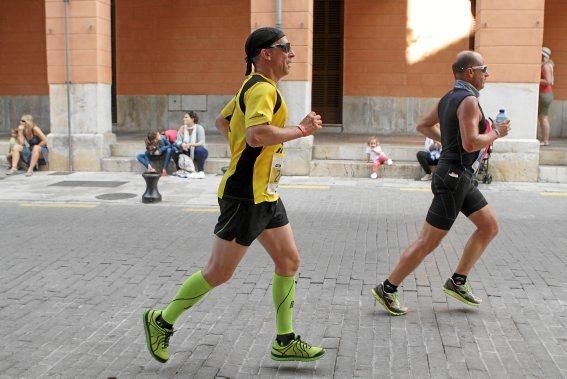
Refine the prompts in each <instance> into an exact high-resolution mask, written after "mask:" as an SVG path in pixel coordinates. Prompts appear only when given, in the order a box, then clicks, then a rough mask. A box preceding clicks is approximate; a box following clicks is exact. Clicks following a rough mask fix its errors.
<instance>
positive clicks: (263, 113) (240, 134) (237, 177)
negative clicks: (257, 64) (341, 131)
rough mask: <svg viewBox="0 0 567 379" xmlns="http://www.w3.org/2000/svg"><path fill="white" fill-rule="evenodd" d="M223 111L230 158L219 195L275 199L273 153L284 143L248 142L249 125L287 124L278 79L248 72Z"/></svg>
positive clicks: (221, 196)
mask: <svg viewBox="0 0 567 379" xmlns="http://www.w3.org/2000/svg"><path fill="white" fill-rule="evenodd" d="M221 115H222V117H224V118H225V119H227V120H228V121H229V131H228V143H229V145H230V153H231V158H230V165H229V166H228V170H226V172H225V174H224V176H223V178H222V181H221V183H220V185H219V190H218V197H220V198H230V199H237V200H249V201H254V204H258V203H262V202H264V201H276V200H277V199H278V198H279V195H278V194H277V193H275V194H269V193H268V190H267V189H268V188H267V187H268V180H269V177H270V170H271V168H272V159H273V156H274V153H275V152H276V151H279V152H283V144H277V145H273V146H260V147H252V146H250V145H248V144H247V143H246V128H249V127H251V126H255V125H261V124H266V123H267V124H270V125H273V126H278V127H280V128H283V127H284V126H285V122H286V119H287V107H286V105H285V102H284V101H283V99H282V97H281V95H280V93H279V91H278V89H277V88H276V83H275V82H274V81H273V80H271V79H268V78H266V77H265V76H263V75H260V74H257V73H254V74H252V75H250V76H248V77H247V78H246V80H245V81H244V83H242V86H241V87H240V90H239V91H238V93H237V94H236V96H234V97H233V98H232V100H230V102H229V103H228V104H227V105H226V106H225V107H224V108H223V110H222V111H221Z"/></svg>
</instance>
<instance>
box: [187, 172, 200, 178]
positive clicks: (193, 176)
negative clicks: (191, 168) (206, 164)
mask: <svg viewBox="0 0 567 379" xmlns="http://www.w3.org/2000/svg"><path fill="white" fill-rule="evenodd" d="M187 177H188V178H189V179H199V174H198V173H196V172H192V173H190V174H189V175H187Z"/></svg>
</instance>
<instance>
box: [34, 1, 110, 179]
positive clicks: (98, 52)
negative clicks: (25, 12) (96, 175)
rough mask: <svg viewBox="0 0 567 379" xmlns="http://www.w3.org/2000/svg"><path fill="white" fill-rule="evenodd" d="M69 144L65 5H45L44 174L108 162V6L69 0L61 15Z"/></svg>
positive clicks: (96, 168)
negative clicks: (46, 131)
mask: <svg viewBox="0 0 567 379" xmlns="http://www.w3.org/2000/svg"><path fill="white" fill-rule="evenodd" d="M67 16H68V20H67V30H68V38H69V42H68V46H69V75H70V76H69V85H70V113H71V125H70V128H71V141H70V142H71V144H69V138H68V134H69V123H68V117H67V83H66V50H65V49H66V44H65V2H64V1H62V0H45V17H46V29H47V30H46V38H47V75H48V82H49V102H50V118H51V133H50V134H49V136H48V138H49V148H50V152H49V160H50V163H49V165H50V169H52V170H67V168H68V167H69V146H71V162H72V166H73V170H74V171H100V170H101V159H102V158H105V157H108V156H110V144H111V143H113V142H115V140H116V137H115V135H114V134H113V133H112V116H111V92H110V87H111V83H112V72H111V64H112V63H111V62H112V61H111V35H110V0H70V1H69V4H68V9H67Z"/></svg>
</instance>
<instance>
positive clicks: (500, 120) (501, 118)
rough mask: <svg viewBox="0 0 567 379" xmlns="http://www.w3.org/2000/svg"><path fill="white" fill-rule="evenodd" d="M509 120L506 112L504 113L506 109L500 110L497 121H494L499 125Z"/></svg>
mask: <svg viewBox="0 0 567 379" xmlns="http://www.w3.org/2000/svg"><path fill="white" fill-rule="evenodd" d="M506 120H508V117H506V112H505V111H504V109H500V110H499V111H498V116H496V119H495V120H494V121H495V122H496V123H497V124H501V123H503V122H504V121H506Z"/></svg>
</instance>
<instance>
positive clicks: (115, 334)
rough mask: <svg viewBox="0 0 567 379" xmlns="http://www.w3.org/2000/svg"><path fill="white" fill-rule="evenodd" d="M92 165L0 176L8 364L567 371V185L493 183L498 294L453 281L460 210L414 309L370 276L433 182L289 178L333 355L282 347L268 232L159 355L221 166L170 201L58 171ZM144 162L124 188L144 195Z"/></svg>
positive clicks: (195, 260) (280, 370)
mask: <svg viewBox="0 0 567 379" xmlns="http://www.w3.org/2000/svg"><path fill="white" fill-rule="evenodd" d="M117 175H118V174H114V176H112V175H111V174H101V175H99V176H97V177H96V178H94V179H93V178H90V180H101V181H102V180H112V179H115V180H116V179H117V178H118V176H117ZM86 176H87V174H84V175H83V176H80V174H77V175H76V174H73V175H71V176H68V177H58V178H56V177H53V176H48V175H39V174H38V175H37V176H34V177H33V178H31V179H30V180H28V181H26V180H25V179H24V178H23V177H22V176H19V177H17V178H6V179H4V180H2V181H0V199H1V200H0V212H1V214H2V217H1V221H0V230H1V231H2V232H1V234H2V249H1V251H0V319H1V320H2V323H1V324H0V332H1V333H2V336H3V341H4V342H3V343H2V344H1V346H0V377H29V378H32V377H40V376H62V377H120V378H124V377H158V376H159V377H175V376H178V377H185V378H187V377H199V378H213V377H251V376H260V377H276V376H277V377H337V378H346V377H361V378H370V377H389V376H392V377H399V378H402V377H459V378H462V377H475V378H477V377H514V378H518V377H538V378H557V377H565V376H567V291H566V284H567V279H566V275H565V272H566V267H567V254H566V251H567V236H566V234H565V233H566V231H567V216H566V215H567V186H559V185H547V187H546V185H543V184H533V185H520V184H511V183H508V184H505V183H496V184H493V185H491V186H482V187H481V190H482V191H484V194H485V196H486V198H487V199H488V201H489V203H491V204H492V205H493V207H494V208H495V210H496V213H497V215H498V218H499V222H500V234H499V235H498V237H497V238H496V240H495V241H494V242H493V243H492V244H491V245H490V246H489V248H488V250H487V252H486V253H485V255H484V256H483V257H482V259H481V260H480V261H479V263H478V264H477V266H476V268H475V269H474V270H473V272H472V273H471V275H470V279H471V284H472V287H473V289H474V290H475V292H476V293H477V294H478V295H480V296H481V297H482V298H483V299H484V303H483V304H482V306H481V307H480V308H479V309H478V310H475V309H471V308H467V307H466V306H465V305H464V304H461V303H459V302H457V301H455V300H454V299H448V298H447V297H446V296H445V295H444V294H443V292H442V290H441V287H442V285H443V282H444V281H445V280H446V278H447V277H448V276H450V275H451V274H452V269H453V268H454V267H455V265H456V262H457V260H458V258H459V255H460V253H461V250H462V247H463V246H464V244H465V242H466V240H467V238H468V236H469V235H470V234H471V233H472V231H473V226H472V224H471V223H470V222H469V221H468V220H467V219H466V218H465V217H463V216H462V215H461V216H460V217H459V219H458V220H457V222H456V224H455V226H454V228H453V230H452V231H451V232H450V233H449V235H448V236H447V238H446V239H445V240H444V241H443V243H442V245H441V246H440V247H439V248H438V249H437V250H436V251H435V252H434V253H433V254H432V255H431V256H430V257H428V258H427V259H426V261H425V262H424V264H423V265H422V266H421V267H420V268H419V269H418V270H417V271H416V272H415V273H414V274H413V275H411V276H410V277H408V279H407V280H406V281H405V282H404V283H403V286H402V287H400V296H401V299H402V302H403V303H404V304H405V305H407V306H408V307H410V313H409V314H408V315H407V316H402V317H390V316H389V315H388V314H386V312H385V311H384V310H383V309H382V308H381V307H380V306H375V305H374V301H373V299H372V296H371V294H370V289H371V288H372V287H373V286H374V285H376V283H377V282H378V281H380V280H383V279H384V278H385V276H386V275H387V274H388V272H389V270H390V269H391V268H392V267H393V265H394V264H395V263H396V262H397V259H398V257H399V255H400V253H401V251H402V249H403V248H404V247H405V246H406V245H407V244H408V243H409V242H411V240H412V239H414V238H415V237H416V235H417V233H418V231H419V230H420V228H421V225H422V224H423V221H424V218H425V214H426V211H427V208H428V207H429V203H430V200H431V193H430V192H429V190H428V184H427V183H425V184H423V183H420V182H413V181H394V180H392V181H387V182H386V181H384V182H382V181H371V180H368V179H355V180H347V179H340V180H333V179H328V178H319V179H314V178H285V179H284V185H283V188H282V190H281V193H282V198H283V200H284V203H285V205H286V208H287V212H288V216H289V218H290V221H291V223H292V226H293V229H294V232H295V236H296V239H297V242H298V246H299V248H300V251H301V254H302V259H303V260H302V264H301V268H300V274H299V276H298V285H297V298H296V301H295V329H296V333H298V334H300V335H301V336H302V338H304V339H306V340H307V341H309V342H311V343H313V344H322V345H323V346H324V347H325V348H326V349H327V354H326V356H325V357H323V358H322V359H321V360H319V361H317V362H316V363H298V364H293V363H281V364H280V363H277V362H274V361H272V360H271V359H270V356H269V352H270V344H271V342H272V339H273V338H274V335H275V331H274V310H273V306H272V298H271V287H270V286H271V279H272V275H273V265H272V263H271V260H270V259H269V257H268V255H267V254H266V253H265V252H264V251H263V250H262V249H261V246H260V245H259V244H257V243H255V244H253V245H252V248H251V249H250V250H249V252H248V254H247V256H246V257H245V259H244V260H243V262H242V263H241V265H240V267H239V269H238V270H237V272H236V273H235V275H234V277H233V279H232V280H231V281H230V282H229V283H228V284H226V285H223V286H221V287H219V288H216V289H215V290H213V291H212V292H211V293H210V294H209V295H208V297H206V298H205V300H204V301H203V302H202V303H201V304H199V305H198V306H197V307H195V308H193V309H191V310H190V311H188V312H186V313H185V314H184V315H183V316H182V317H181V318H180V320H179V322H178V323H177V324H176V329H178V331H177V332H176V333H175V335H174V336H173V337H172V339H171V344H170V352H171V354H172V357H171V359H170V361H169V362H168V363H166V364H160V363H158V362H156V361H154V360H153V359H152V358H151V356H150V355H149V353H148V352H147V350H146V346H145V340H144V332H143V328H142V322H141V316H142V312H143V310H144V309H146V308H149V307H154V306H157V307H161V306H164V305H165V304H166V303H167V302H168V301H169V300H170V299H171V298H172V297H173V296H174V294H175V292H176V290H177V288H178V286H179V285H180V284H181V283H182V282H183V280H184V278H186V277H187V276H188V275H189V274H191V273H192V272H194V271H196V270H198V269H200V268H201V267H202V266H203V265H204V264H205V262H206V259H207V257H208V254H209V250H210V247H211V243H212V230H213V227H214V224H215V222H216V219H217V217H218V212H217V207H216V206H215V191H216V186H217V184H218V180H219V177H213V176H210V177H208V178H207V179H206V180H203V181H193V182H188V181H185V182H184V183H183V184H180V183H174V181H175V180H179V179H177V178H167V180H164V182H163V183H162V184H160V186H161V187H160V190H161V191H162V194H163V195H164V202H163V203H161V204H155V205H144V204H141V202H140V199H139V196H138V197H137V198H135V199H129V200H119V201H100V200H97V199H96V198H95V195H99V194H100V193H101V189H100V188H98V189H93V188H90V189H84V188H81V189H73V188H69V189H67V188H65V189H64V188H63V187H60V189H58V191H55V190H54V189H55V188H56V187H51V186H48V185H49V184H50V183H53V181H62V180H71V179H72V180H77V177H78V178H79V179H81V178H82V179H84V178H85V177H86ZM133 178H134V176H127V177H126V178H124V177H122V178H121V179H122V180H124V181H125V182H127V184H124V185H123V186H122V187H117V188H115V189H112V190H113V191H115V192H118V191H122V192H124V189H126V190H127V192H128V189H129V190H130V192H135V193H136V194H138V195H139V194H141V193H142V192H143V191H142V190H143V188H140V181H139V180H140V179H139V176H136V179H133ZM128 186H131V187H128ZM550 186H554V187H553V188H550ZM34 191H35V192H34ZM65 191H68V192H65ZM103 191H105V192H108V191H109V189H108V188H104V189H103ZM546 191H548V192H546ZM40 194H43V195H40Z"/></svg>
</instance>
